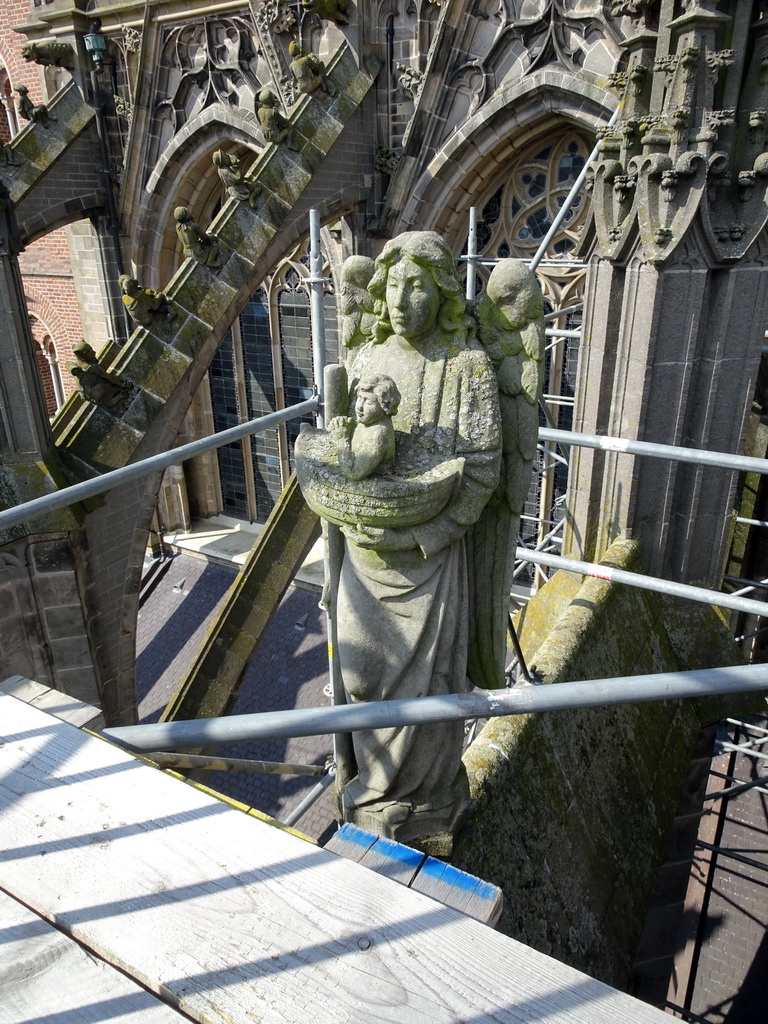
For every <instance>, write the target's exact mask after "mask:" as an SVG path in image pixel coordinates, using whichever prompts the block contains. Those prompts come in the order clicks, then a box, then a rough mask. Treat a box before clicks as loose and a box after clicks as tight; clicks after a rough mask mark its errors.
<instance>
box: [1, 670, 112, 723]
mask: <svg viewBox="0 0 768 1024" xmlns="http://www.w3.org/2000/svg"><path fill="white" fill-rule="evenodd" d="M0 691H2V692H3V693H8V694H10V695H11V696H12V697H18V699H19V700H23V701H26V703H27V704H33V705H34V706H35V707H36V708H40V709H41V710H42V711H47V712H48V713H49V714H51V715H56V717H57V718H60V719H61V720H62V721H63V722H69V723H70V724H71V725H76V726H78V728H88V729H92V730H98V729H103V728H104V716H103V715H102V713H101V711H99V709H98V708H95V707H94V706H93V705H92V704H85V703H83V701H81V700H77V698H76V697H70V696H69V695H68V694H66V693H61V692H60V691H59V690H54V689H52V688H51V687H50V686H43V684H42V683H37V682H35V681H34V680H32V679H27V678H26V677H25V676H9V677H8V679H5V680H3V681H2V682H0Z"/></svg>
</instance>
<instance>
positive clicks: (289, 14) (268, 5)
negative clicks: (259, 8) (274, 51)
mask: <svg viewBox="0 0 768 1024" xmlns="http://www.w3.org/2000/svg"><path fill="white" fill-rule="evenodd" d="M264 9H265V11H266V15H267V24H268V25H269V29H270V31H271V32H274V33H275V34H276V35H281V34H283V33H284V32H290V31H291V30H292V29H293V28H294V27H295V26H296V15H295V14H294V13H293V10H292V9H291V6H290V5H289V4H288V3H286V2H285V0H264Z"/></svg>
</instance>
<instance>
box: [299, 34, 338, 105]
mask: <svg viewBox="0 0 768 1024" xmlns="http://www.w3.org/2000/svg"><path fill="white" fill-rule="evenodd" d="M288 53H289V54H290V55H291V57H292V58H293V59H292V61H291V74H292V75H293V77H294V78H295V79H296V84H297V86H298V89H299V92H301V93H312V92H314V91H315V90H316V89H324V90H325V92H327V93H328V95H329V96H333V95H335V93H336V90H335V89H334V87H333V85H332V84H331V82H330V81H329V79H328V77H327V75H326V73H325V64H323V62H322V61H321V60H320V58H319V57H318V56H316V55H315V54H314V53H305V52H304V47H303V46H302V45H301V43H296V42H293V43H291V44H290V46H289V47H288Z"/></svg>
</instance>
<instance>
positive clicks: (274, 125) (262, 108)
mask: <svg viewBox="0 0 768 1024" xmlns="http://www.w3.org/2000/svg"><path fill="white" fill-rule="evenodd" d="M256 113H257V116H258V118H259V124H260V125H261V130H262V132H263V134H264V140H265V141H266V142H274V143H275V145H277V146H279V145H280V143H281V142H284V143H285V144H286V145H287V146H288V148H289V149H293V150H298V149H299V148H300V147H299V144H298V142H297V141H296V138H295V137H294V133H293V128H292V127H291V122H290V121H288V120H287V119H286V118H285V117H283V115H282V114H281V113H280V111H279V110H278V109H277V98H276V97H275V94H274V93H273V92H272V90H271V89H262V90H261V92H260V93H259V106H258V109H257V111H256Z"/></svg>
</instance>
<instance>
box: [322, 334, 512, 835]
mask: <svg viewBox="0 0 768 1024" xmlns="http://www.w3.org/2000/svg"><path fill="white" fill-rule="evenodd" d="M348 370H349V381H350V385H351V401H352V403H353V402H354V394H355V390H354V389H355V383H356V381H357V380H359V379H360V378H361V376H362V375H363V374H370V373H386V374H388V375H389V376H390V377H392V378H393V379H394V380H395V382H396V384H397V386H398V388H399V390H400V393H401V395H402V399H401V402H400V407H399V410H398V412H397V414H396V416H395V417H394V425H395V430H396V432H397V433H396V438H397V445H398V453H399V454H398V458H400V456H401V455H402V454H405V453H407V452H408V450H409V447H410V446H414V445H415V446H417V447H418V448H421V449H425V450H426V451H428V452H429V453H430V454H433V455H439V456H440V458H441V459H442V458H445V459H452V458H456V457H457V456H462V457H463V458H464V459H465V465H464V472H463V476H462V479H461V483H460V485H459V486H458V488H457V490H456V492H455V493H454V495H453V497H452V498H450V499H449V501H448V504H447V505H446V506H445V507H444V508H443V509H442V510H441V511H438V512H437V513H436V514H435V515H434V516H433V518H432V519H430V520H429V521H428V522H425V523H423V524H420V525H417V526H414V527H411V528H410V529H406V528H402V529H400V530H398V531H397V533H398V534H399V535H400V536H403V534H405V535H406V537H407V538H409V539H410V541H411V543H412V545H413V546H412V547H410V549H408V550H400V551H375V550H372V549H370V548H366V547H363V546H359V545H358V544H356V543H354V540H353V539H352V537H353V533H352V531H347V533H348V537H347V540H346V543H345V552H344V558H343V562H342V568H341V575H340V582H339V590H338V597H337V613H338V615H337V623H338V656H339V664H340V668H341V673H342V678H343V682H344V686H345V689H346V691H347V695H348V699H349V700H351V701H363V700H382V699H383V700H394V699H402V698H410V697H423V696H428V695H429V696H432V695H439V694H445V693H462V692H465V691H466V689H467V680H466V662H467V640H468V633H469V630H470V602H469V599H468V581H467V568H466V566H467V561H466V554H465V547H464V544H465V542H464V535H465V533H466V531H467V529H468V528H469V527H470V526H471V525H472V524H473V523H475V522H476V521H477V519H478V517H479V515H480V513H481V511H482V509H483V507H484V505H485V503H486V502H487V500H488V498H489V496H490V495H491V494H492V492H493V490H494V488H495V487H496V484H497V481H498V477H499V463H500V450H501V440H500V426H499V406H498V391H497V385H496V380H495V377H494V374H493V371H492V369H491V365H490V362H489V361H488V358H487V356H486V355H485V354H484V353H483V352H482V351H481V350H480V349H479V348H477V347H470V346H468V345H463V346H462V345H456V344H454V345H453V346H448V345H445V344H442V343H437V344H436V343H435V342H434V341H433V342H431V343H428V344H427V345H426V346H424V347H423V348H422V351H416V349H415V348H412V347H411V346H410V345H408V344H407V343H405V342H404V341H403V340H402V339H401V338H398V337H391V338H390V339H389V340H388V341H387V342H385V343H384V344H380V345H372V344H368V345H365V346H363V347H362V348H360V349H358V350H356V352H355V353H354V357H353V359H352V361H351V365H350V366H349V367H348ZM396 472H397V465H396ZM463 730H464V723H463V722H455V723H454V722H451V723H445V724H437V725H426V726H420V727H418V730H417V728H416V727H413V726H408V727H404V728H394V729H377V730H373V731H366V732H358V733H355V734H354V738H353V747H354V760H355V764H356V771H357V774H356V776H355V777H354V778H352V779H351V781H350V782H349V784H348V785H347V787H346V789H345V792H344V796H343V800H344V805H345V806H346V807H347V808H348V809H349V808H352V807H353V806H354V807H360V808H365V809H368V810H370V811H377V810H382V811H384V812H385V813H386V814H387V816H388V817H389V819H390V821H392V820H396V819H397V817H398V814H399V813H401V814H402V816H403V817H405V816H406V815H407V814H408V813H409V811H410V810H411V809H413V810H418V811H420V812H426V813H427V814H429V812H435V814H437V815H438V816H439V815H440V814H445V815H447V816H450V814H451V807H452V804H453V802H454V796H453V792H452V787H453V784H454V782H455V780H456V779H457V776H458V775H459V770H460V767H461V764H460V761H461V750H462V736H463ZM385 794H386V796H385ZM376 805H378V807H377V806H376ZM397 805H402V806H401V808H398V806H397Z"/></svg>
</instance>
